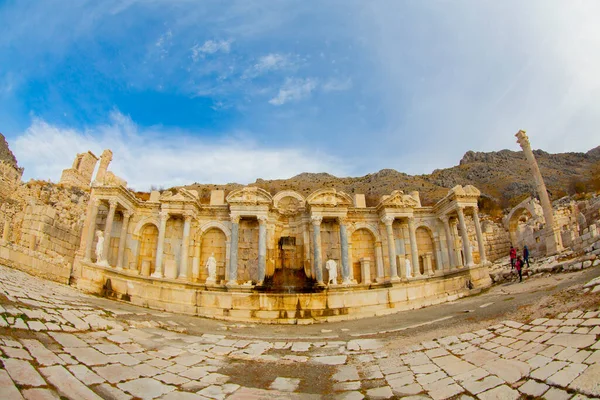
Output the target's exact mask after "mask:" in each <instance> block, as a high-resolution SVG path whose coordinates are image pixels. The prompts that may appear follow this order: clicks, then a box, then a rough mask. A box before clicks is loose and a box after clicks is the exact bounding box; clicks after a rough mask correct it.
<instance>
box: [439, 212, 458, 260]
mask: <svg viewBox="0 0 600 400" xmlns="http://www.w3.org/2000/svg"><path fill="white" fill-rule="evenodd" d="M440 219H441V220H442V222H443V223H444V234H445V235H446V247H447V250H448V269H449V270H451V269H452V268H454V267H456V263H455V262H454V240H453V239H452V235H451V234H450V221H449V220H450V219H449V218H448V216H447V215H442V216H441V217H440Z"/></svg>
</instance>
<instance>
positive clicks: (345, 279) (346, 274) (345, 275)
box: [338, 218, 352, 285]
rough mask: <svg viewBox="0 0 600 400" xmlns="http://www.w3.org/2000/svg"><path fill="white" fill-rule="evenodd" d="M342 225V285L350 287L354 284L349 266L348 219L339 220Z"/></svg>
mask: <svg viewBox="0 0 600 400" xmlns="http://www.w3.org/2000/svg"><path fill="white" fill-rule="evenodd" d="M338 221H339V223H340V247H341V253H342V254H341V260H342V284H345V285H348V284H350V283H352V282H351V281H350V268H349V265H348V230H347V227H346V225H347V222H348V220H347V219H346V218H338Z"/></svg>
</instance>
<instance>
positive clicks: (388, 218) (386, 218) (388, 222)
mask: <svg viewBox="0 0 600 400" xmlns="http://www.w3.org/2000/svg"><path fill="white" fill-rule="evenodd" d="M395 219H396V218H394V217H392V216H391V215H386V216H384V217H381V222H383V223H384V224H385V225H386V226H388V225H389V226H392V224H393V223H394V220H395Z"/></svg>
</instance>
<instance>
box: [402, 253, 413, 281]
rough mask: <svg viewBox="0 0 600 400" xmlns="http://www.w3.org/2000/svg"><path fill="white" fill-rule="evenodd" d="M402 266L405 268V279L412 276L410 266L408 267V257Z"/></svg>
mask: <svg viewBox="0 0 600 400" xmlns="http://www.w3.org/2000/svg"><path fill="white" fill-rule="evenodd" d="M404 265H405V266H406V277H407V278H410V277H411V276H412V266H411V265H410V259H409V258H408V257H406V261H404Z"/></svg>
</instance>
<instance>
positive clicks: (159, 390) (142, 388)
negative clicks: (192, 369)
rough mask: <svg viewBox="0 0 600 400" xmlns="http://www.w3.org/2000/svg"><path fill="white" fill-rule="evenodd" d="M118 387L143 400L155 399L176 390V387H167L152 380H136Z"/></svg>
mask: <svg viewBox="0 0 600 400" xmlns="http://www.w3.org/2000/svg"><path fill="white" fill-rule="evenodd" d="M117 387H118V388H119V389H121V390H124V391H126V392H128V393H131V394H132V395H133V396H135V397H139V398H141V399H154V398H155V397H159V396H162V395H163V394H167V393H169V392H172V391H173V390H175V387H174V386H169V385H165V384H163V383H161V382H159V381H157V380H156V379H152V378H140V379H134V380H132V381H129V382H126V383H119V384H118V385H117Z"/></svg>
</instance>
